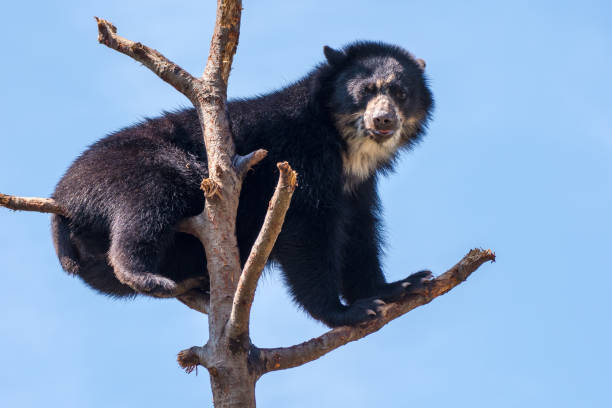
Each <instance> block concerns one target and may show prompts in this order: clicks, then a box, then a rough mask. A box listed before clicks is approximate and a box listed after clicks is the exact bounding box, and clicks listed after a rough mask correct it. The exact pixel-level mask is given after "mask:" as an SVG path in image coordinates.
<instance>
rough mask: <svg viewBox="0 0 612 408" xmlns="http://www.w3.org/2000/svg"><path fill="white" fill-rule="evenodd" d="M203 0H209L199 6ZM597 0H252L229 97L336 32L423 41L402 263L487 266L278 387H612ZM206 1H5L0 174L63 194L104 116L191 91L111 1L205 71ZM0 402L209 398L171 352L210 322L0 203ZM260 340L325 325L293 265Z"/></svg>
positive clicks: (603, 398) (12, 189)
mask: <svg viewBox="0 0 612 408" xmlns="http://www.w3.org/2000/svg"><path fill="white" fill-rule="evenodd" d="M203 4H204V5H203ZM610 4H611V3H610V2H605V1H600V2H593V1H580V2H579V1H575V2H566V1H512V2H503V3H502V2H491V1H464V2H455V1H445V2H443V1H427V2H425V1H423V2H413V1H406V0H403V1H380V2H373V1H356V0H347V1H302V2H289V1H285V2H278V1H262V0H257V1H249V0H245V4H244V7H245V10H244V15H243V25H242V35H241V39H240V46H239V49H238V54H237V57H236V59H235V64H234V70H233V72H232V76H231V78H230V95H232V96H249V95H253V94H257V93H262V92H266V91H269V90H272V89H275V88H278V87H281V86H283V85H286V84H288V83H289V82H291V81H293V80H295V79H297V78H299V77H300V76H302V75H303V74H304V73H306V72H307V71H308V70H309V69H310V68H311V67H312V66H314V65H315V64H316V63H318V62H319V61H321V59H322V51H321V47H322V46H323V45H324V44H329V45H331V46H341V45H343V44H345V43H347V42H350V41H353V40H355V39H372V40H383V41H386V42H391V43H396V44H399V45H401V46H404V47H406V48H407V49H409V50H411V51H412V52H414V53H415V54H416V55H417V56H418V57H420V58H424V59H425V60H426V61H427V72H428V74H429V76H430V78H431V85H432V88H433V91H434V95H435V96H436V100H437V109H436V112H435V117H434V120H433V123H432V126H431V128H430V131H429V133H428V135H427V137H426V138H425V140H424V142H423V143H422V144H421V145H420V146H419V147H418V148H417V149H415V150H414V151H413V152H411V153H410V154H407V155H405V156H404V157H403V160H402V161H401V164H400V165H399V166H398V168H397V172H396V174H394V175H392V176H390V177H389V178H387V179H385V180H384V182H383V183H382V185H381V188H380V192H381V195H382V201H383V203H384V208H385V217H384V219H385V222H386V231H387V237H388V242H389V245H388V248H387V254H386V257H385V265H386V270H387V272H388V276H389V277H390V278H392V279H398V278H401V277H404V276H405V275H407V274H408V273H410V272H412V271H415V270H419V269H422V268H431V269H432V270H433V271H434V272H436V273H440V272H443V271H444V270H446V269H447V268H448V267H450V266H452V265H453V264H454V263H455V262H456V261H457V260H459V259H460V258H461V257H462V256H463V255H464V253H466V252H467V251H468V250H469V249H470V248H473V247H487V248H492V249H494V250H495V251H496V252H497V255H498V262H497V263H495V264H487V265H484V266H483V267H482V268H481V269H480V270H479V271H477V272H476V273H475V274H474V275H473V276H472V277H471V278H470V279H469V280H468V281H467V282H466V283H465V284H463V285H461V286H460V287H458V288H456V289H455V290H454V291H452V292H451V293H449V294H447V295H445V296H443V297H442V298H439V299H437V300H435V301H434V302H432V303H431V304H429V305H427V306H425V307H423V308H420V309H418V310H415V311H414V312H412V313H410V314H408V315H406V316H404V317H403V318H401V319H399V320H396V321H394V322H392V323H391V324H390V325H388V326H387V327H385V328H384V329H383V330H382V331H380V332H379V333H377V334H374V335H372V336H370V337H368V338H367V339H364V340H362V341H360V342H358V343H352V344H350V345H348V346H345V347H343V348H342V349H340V350H338V351H335V352H333V353H331V354H329V355H327V356H326V357H323V358H321V359H320V360H318V361H316V362H313V363H310V364H308V365H306V366H303V367H300V368H297V369H292V370H288V371H284V372H278V373H273V374H269V375H267V376H265V377H264V378H263V379H262V380H261V381H260V382H259V383H258V386H257V397H258V402H259V405H260V406H262V407H314V406H317V407H319V406H320V407H343V406H354V407H408V406H419V407H448V406H453V407H468V406H469V407H487V408H488V407H556V408H558V407H610V406H612V397H611V394H610V387H611V386H612V378H611V374H610V367H611V365H612V351H611V348H610V344H612V331H611V317H612V316H611V315H612V300H611V299H612V296H610V290H611V289H610V288H611V287H612V274H611V272H612V270H611V269H612V268H611V267H610V264H611V261H610V254H611V251H612V232H611V230H612V220H611V215H610V212H611V211H610V210H611V208H612V164H611V159H610V158H611V155H612V119H611V114H612V81H611V79H610V78H611V74H612V6H610ZM213 13H214V2H213V1H212V0H209V1H186V2H173V3H172V2H169V1H164V2H162V1H157V0H155V1H152V0H150V1H146V2H145V1H130V2H124V1H117V0H105V1H97V0H96V1H89V2H83V1H76V0H74V1H67V0H66V1H53V2H42V1H39V2H10V3H7V4H5V5H4V6H3V19H2V20H3V21H2V24H1V25H0V43H1V47H2V64H0V81H1V87H0V89H1V90H2V91H1V94H2V97H1V98H0V120H1V123H2V131H1V134H2V136H0V138H1V139H0V141H1V142H0V192H3V193H13V194H20V195H32V196H36V195H39V196H47V195H49V194H50V193H51V192H52V190H53V187H54V185H55V183H56V182H57V180H58V179H59V178H60V177H61V175H62V174H63V172H64V171H65V170H66V168H67V166H68V165H69V164H70V163H71V161H72V160H73V159H74V158H75V157H76V156H77V155H78V154H79V153H80V152H82V151H83V149H85V147H86V146H87V145H89V144H90V143H92V142H93V141H95V140H97V139H98V138H100V137H102V136H104V135H105V134H106V133H107V132H110V131H113V130H115V129H117V128H120V127H123V126H125V125H128V124H130V123H133V122H135V121H137V120H139V119H141V118H142V117H143V116H154V115H157V114H159V113H160V112H161V111H162V110H163V109H173V108H177V107H180V106H187V104H188V102H187V100H186V99H184V98H183V97H182V96H181V95H179V94H178V93H177V92H176V91H175V90H174V89H172V88H171V87H170V86H168V85H166V84H165V83H163V82H162V81H161V80H159V79H158V78H157V77H155V76H154V75H153V74H151V73H150V72H149V71H148V70H146V69H145V68H143V67H141V66H140V65H139V64H137V63H135V62H133V61H132V60H130V59H129V58H127V57H125V56H123V55H120V54H118V53H116V52H114V51H111V50H109V49H107V48H105V47H104V46H101V45H98V44H97V41H96V35H97V34H96V26H95V23H94V20H93V16H94V15H98V16H100V17H104V18H107V19H109V20H110V21H112V22H113V23H115V25H117V27H118V28H119V32H120V34H122V35H124V36H126V37H128V38H130V39H133V40H136V41H141V42H143V43H145V44H148V45H150V46H152V47H154V48H156V49H158V50H160V51H162V52H163V53H164V54H165V55H166V56H168V57H169V58H171V59H172V60H174V61H176V62H178V63H179V64H181V65H182V66H183V67H184V68H186V69H188V70H189V71H191V72H192V73H194V74H199V73H201V71H202V69H203V65H204V61H205V59H206V53H207V49H208V44H209V38H210V34H211V30H212V26H213V22H214V15H213ZM0 231H1V234H0V274H1V275H0V276H1V277H2V280H1V281H2V287H3V288H2V291H1V292H2V295H1V296H0V406H2V407H40V406H45V407H79V408H80V407H109V406H113V407H137V406H147V407H151V408H153V407H168V406H176V405H181V406H189V407H194V406H198V407H201V406H211V405H212V397H211V394H210V390H209V385H208V375H207V373H206V372H205V371H204V370H200V374H199V376H197V377H196V376H195V375H193V374H192V375H186V374H185V373H183V372H182V371H181V370H180V369H179V367H178V366H177V364H176V363H175V356H176V353H177V352H178V351H179V350H181V349H183V348H186V347H189V346H192V345H197V344H203V343H204V342H205V340H206V336H207V326H206V319H205V318H202V317H201V316H200V315H198V314H197V313H195V312H192V311H191V310H188V309H186V308H185V307H183V306H182V305H180V304H179V303H178V302H175V301H172V300H167V301H160V300H152V299H140V300H136V301H129V302H128V301H112V300H110V299H107V298H105V297H103V296H100V295H98V294H96V293H94V292H93V291H91V290H90V289H88V288H87V287H86V286H85V285H84V284H83V283H82V282H80V281H79V280H78V279H73V278H71V277H69V276H67V275H66V274H65V273H64V272H63V271H62V270H61V269H60V266H59V263H58V262H57V259H56V257H55V254H54V251H53V247H52V244H51V238H50V234H49V220H48V217H47V216H45V215H40V214H33V213H13V212H9V211H6V210H3V209H0ZM252 326H253V329H252V331H253V339H254V342H255V343H256V344H257V345H261V346H282V345H290V344H293V343H296V342H300V341H303V340H305V339H307V338H310V337H312V336H316V335H318V334H320V333H322V332H323V331H324V330H325V328H324V327H323V326H322V325H321V324H319V323H316V322H314V321H312V320H311V319H309V318H308V317H307V316H306V315H305V314H304V313H302V312H300V311H298V310H297V309H296V308H295V307H294V306H293V305H292V304H291V302H290V301H289V299H288V296H287V293H286V291H285V290H284V288H283V287H282V285H281V284H280V283H279V279H278V272H272V273H269V274H268V275H267V277H266V278H265V279H264V281H262V284H261V286H260V289H259V290H258V293H257V298H256V306H255V315H254V321H253V325H252Z"/></svg>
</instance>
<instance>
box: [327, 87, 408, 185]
mask: <svg viewBox="0 0 612 408" xmlns="http://www.w3.org/2000/svg"><path fill="white" fill-rule="evenodd" d="M376 109H379V110H380V109H384V110H388V111H391V112H393V114H394V115H396V117H397V123H396V125H395V128H394V129H392V131H390V132H388V133H387V134H384V135H377V134H375V133H373V130H372V129H374V127H372V126H370V125H368V122H371V121H372V116H373V112H376V111H377V110H376ZM335 118H336V126H337V128H338V130H339V131H340V133H341V135H342V137H343V138H344V140H345V141H346V151H344V152H343V153H342V161H343V165H344V175H345V182H344V190H345V191H347V192H350V191H352V190H353V189H354V188H355V187H356V186H357V185H359V184H360V183H361V182H362V181H364V180H365V179H366V178H368V177H369V176H370V175H372V174H373V173H374V172H375V171H376V169H377V167H378V166H379V165H380V164H381V163H383V162H385V161H388V160H390V159H391V158H392V157H393V155H394V154H395V153H396V152H397V150H398V148H399V147H400V146H401V144H402V134H403V123H404V117H403V115H402V113H401V110H399V109H398V108H397V106H396V105H395V103H394V102H393V100H392V99H391V98H390V97H388V96H387V95H384V94H379V95H378V96H377V97H375V98H373V99H372V100H371V101H370V102H369V103H368V105H367V107H366V109H365V110H363V111H359V112H356V113H353V114H338V115H336V117H335Z"/></svg>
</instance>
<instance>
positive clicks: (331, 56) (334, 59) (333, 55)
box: [323, 45, 346, 65]
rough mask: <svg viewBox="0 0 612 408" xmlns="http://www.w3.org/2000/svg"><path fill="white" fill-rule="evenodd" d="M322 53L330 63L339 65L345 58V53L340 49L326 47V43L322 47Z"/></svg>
mask: <svg viewBox="0 0 612 408" xmlns="http://www.w3.org/2000/svg"><path fill="white" fill-rule="evenodd" d="M323 54H325V58H327V62H329V64H330V65H339V64H340V63H341V62H342V61H343V60H344V58H346V54H345V53H344V52H342V51H338V50H334V49H333V48H332V47H328V46H327V45H326V46H325V47H323Z"/></svg>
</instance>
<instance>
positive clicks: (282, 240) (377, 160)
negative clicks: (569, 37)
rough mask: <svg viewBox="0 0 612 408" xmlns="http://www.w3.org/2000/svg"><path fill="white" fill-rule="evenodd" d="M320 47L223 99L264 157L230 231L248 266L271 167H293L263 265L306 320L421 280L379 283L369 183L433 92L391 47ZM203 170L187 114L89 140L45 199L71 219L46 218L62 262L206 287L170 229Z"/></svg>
mask: <svg viewBox="0 0 612 408" xmlns="http://www.w3.org/2000/svg"><path fill="white" fill-rule="evenodd" d="M324 53H325V56H326V62H325V63H322V64H320V65H319V66H317V67H316V68H315V69H314V70H313V71H312V72H310V73H309V74H308V75H306V76H305V77H304V78H302V79H301V80H299V81H297V82H295V83H294V84H292V85H290V86H287V87H285V88H283V89H280V90H278V91H275V92H272V93H269V94H267V95H263V96H258V97H255V98H251V99H240V100H234V101H230V102H229V104H228V111H229V117H230V120H231V127H232V132H233V135H234V138H235V143H236V148H237V152H238V153H239V154H247V153H249V152H251V151H253V150H256V149H266V150H267V151H268V156H267V158H266V159H264V161H263V162H261V163H260V164H258V165H257V166H256V168H255V169H254V170H253V171H251V172H249V174H248V176H247V178H246V180H245V182H244V185H243V189H242V192H241V197H240V205H239V209H238V218H237V231H236V234H237V238H238V245H239V248H240V254H241V257H242V262H243V263H244V261H245V260H246V257H247V255H248V253H249V251H250V248H251V245H252V244H253V242H254V240H255V238H256V236H257V233H258V231H259V229H260V227H261V225H262V222H263V218H264V215H265V212H266V209H267V205H268V201H269V199H270V197H271V196H272V193H273V190H274V186H275V185H276V181H277V177H278V170H277V169H276V166H275V164H276V163H277V162H280V161H287V162H289V163H290V164H291V166H292V167H293V168H294V169H295V170H296V171H297V172H298V174H299V186H298V188H297V190H296V191H295V194H294V196H293V200H292V203H291V207H290V209H289V211H288V213H287V216H286V220H285V224H284V226H283V229H282V232H281V234H280V236H279V237H278V240H277V242H276V245H275V246H274V249H273V252H272V255H271V260H272V261H274V262H276V263H277V264H278V265H280V267H281V268H282V271H283V276H284V279H285V281H286V283H287V285H288V287H289V289H290V291H291V294H292V296H293V298H294V299H295V301H296V302H297V303H298V304H299V305H300V306H301V307H303V308H304V309H305V310H306V311H307V312H308V313H309V314H310V315H311V316H313V317H314V318H316V319H318V320H321V321H322V322H324V323H326V324H327V325H329V326H339V325H347V324H348V325H352V324H357V323H359V322H362V321H365V320H367V319H370V318H372V317H375V316H376V314H377V313H378V311H379V310H380V305H381V304H382V302H381V300H382V301H389V300H395V299H397V298H399V297H401V296H403V295H404V294H405V293H407V292H410V290H411V288H414V287H415V286H418V284H419V283H420V282H421V281H422V280H423V279H427V278H428V277H429V273H428V272H421V273H416V274H413V275H411V276H410V277H408V278H407V279H404V280H402V281H398V282H394V283H386V281H385V278H384V276H383V272H382V269H381V265H380V256H381V236H380V202H379V197H378V194H377V190H376V182H377V174H378V173H381V172H383V173H384V172H386V171H388V170H390V169H391V168H392V165H393V163H394V160H395V157H396V155H397V153H398V152H399V151H401V150H405V149H409V148H411V147H412V146H414V144H415V142H417V141H418V140H419V138H420V137H421V135H422V133H423V132H424V130H425V127H426V124H427V121H428V119H429V117H430V112H431V109H432V106H433V99H432V96H431V93H430V91H429V89H428V86H427V81H426V79H425V77H424V72H423V70H424V67H425V65H424V61H422V60H417V59H415V58H414V57H413V56H412V55H411V54H409V53H408V52H407V51H405V50H403V49H402V48H400V47H396V46H392V45H387V44H381V43H373V42H358V43H353V44H351V45H349V46H347V47H345V48H344V49H342V50H334V49H331V48H329V47H325V48H324ZM207 174H208V171H207V162H206V151H205V147H204V144H203V139H202V134H201V129H200V125H199V122H198V118H197V115H196V113H195V111H194V110H193V109H186V110H182V111H178V112H171V113H165V114H164V115H163V116H161V117H159V118H155V119H148V120H146V121H144V122H143V123H140V124H137V125H134V126H131V127H128V128H125V129H122V130H120V131H118V132H116V133H113V134H111V135H109V136H107V137H105V138H104V139H102V140H100V141H98V142H97V143H95V144H93V145H92V146H90V147H89V148H88V149H87V150H86V151H85V152H84V153H83V154H82V155H81V156H80V157H79V158H77V159H76V161H75V162H74V163H73V164H72V166H71V167H70V168H69V170H68V171H67V173H66V174H65V175H64V177H63V178H62V179H61V180H60V182H59V183H58V185H57V187H56V190H55V192H54V194H53V198H54V199H55V200H56V201H57V202H58V203H59V204H60V205H61V206H62V207H63V208H64V209H65V210H66V213H67V214H68V216H67V217H63V216H59V215H55V216H53V219H52V230H53V237H54V243H55V248H56V251H57V254H58V257H59V259H60V262H61V265H62V267H63V268H64V269H65V270H66V271H68V272H70V273H74V274H77V275H79V276H80V277H81V278H83V279H84V280H85V282H87V283H88V284H89V285H90V286H91V287H93V288H94V289H97V290H98V291H100V292H103V293H106V294H109V295H111V296H116V297H122V296H130V295H134V294H136V293H144V294H148V295H151V296H157V297H173V296H177V295H179V294H181V293H182V292H184V291H186V290H188V289H189V288H194V287H199V288H201V289H202V290H208V276H207V274H206V259H205V254H204V249H203V248H202V246H201V244H200V242H199V241H198V240H197V239H196V238H194V237H193V236H191V235H188V234H185V233H180V232H177V231H176V230H175V227H176V225H177V223H178V222H179V221H180V220H182V219H184V218H185V217H189V216H193V215H196V214H198V213H200V212H201V211H202V210H203V207H204V196H203V194H202V191H201V190H200V189H199V186H200V182H201V181H202V179H203V178H205V177H207Z"/></svg>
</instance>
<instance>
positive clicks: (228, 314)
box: [0, 0, 495, 408]
mask: <svg viewBox="0 0 612 408" xmlns="http://www.w3.org/2000/svg"><path fill="white" fill-rule="evenodd" d="M241 12H242V1H241V0H218V2H217V17H216V23H215V29H214V33H213V37H212V41H211V46H210V54H209V57H208V61H207V63H206V68H205V70H204V74H203V75H202V76H201V77H199V78H196V77H194V76H192V75H191V74H189V73H187V72H186V71H184V70H183V69H182V68H180V67H179V66H178V65H176V64H174V63H173V62H171V61H169V60H168V59H167V58H165V57H164V56H163V55H162V54H160V53H159V52H158V51H156V50H154V49H151V48H149V47H147V46H145V45H143V44H141V43H139V42H133V41H130V40H128V39H126V38H123V37H121V36H119V35H118V34H117V29H116V28H115V27H114V26H113V25H112V24H111V23H110V22H108V21H106V20H102V19H98V18H96V21H97V24H98V33H99V35H98V41H99V42H100V43H102V44H104V45H106V46H108V47H110V48H112V49H114V50H117V51H119V52H121V53H124V54H126V55H128V56H130V57H132V58H133V59H135V60H137V61H139V62H141V63H142V64H143V65H145V66H146V67H147V68H149V69H150V70H151V71H153V72H154V73H155V74H157V75H158V76H159V77H160V78H161V79H163V80H164V81H166V82H167V83H169V84H170V85H172V86H173V87H174V88H176V89H177V90H178V91H179V92H181V93H183V94H184V95H185V96H186V97H187V98H189V100H190V101H191V102H192V103H193V105H194V106H195V108H196V111H197V113H198V117H199V120H200V124H201V127H202V133H203V135H204V142H205V145H206V153H207V155H208V170H209V178H207V179H205V180H203V181H202V186H201V187H202V190H203V194H204V195H205V196H206V204H205V209H204V211H203V212H202V213H201V214H200V215H199V216H196V217H193V218H191V219H186V220H184V221H183V222H182V223H181V224H180V225H179V226H178V228H179V229H180V230H181V231H183V232H188V233H191V234H193V235H195V236H196V237H198V238H199V239H200V241H201V242H202V244H203V246H204V248H205V250H206V259H207V266H208V274H209V276H210V296H209V297H208V296H207V297H194V295H189V296H182V297H180V298H179V300H180V301H182V302H183V303H185V304H186V305H187V306H189V307H191V308H193V309H195V310H198V311H200V312H202V313H206V314H208V325H209V336H208V341H207V342H206V344H205V345H203V346H196V347H192V348H190V349H187V350H183V351H181V352H180V353H179V354H178V362H179V364H180V366H181V367H183V368H184V369H185V370H186V371H187V372H191V371H192V370H194V369H195V368H196V367H197V366H199V365H200V366H204V367H206V368H207V369H208V372H209V374H210V381H211V386H212V391H213V398H214V404H215V407H218V408H220V407H254V406H255V383H256V382H257V380H258V379H259V378H260V377H261V376H263V375H264V374H266V373H268V372H270V371H276V370H283V369H286V368H291V367H297V366H300V365H302V364H305V363H307V362H309V361H313V360H315V359H317V358H319V357H321V356H323V355H325V354H327V353H329V352H330V351H332V350H334V349H336V348H338V347H340V346H342V345H345V344H347V343H349V342H351V341H355V340H359V339H360V338H362V337H364V336H367V335H368V334H371V333H373V332H375V331H377V330H379V329H380V328H381V327H383V326H384V325H385V324H387V323H388V322H390V321H391V320H393V319H395V318H397V317H399V316H401V315H403V314H405V313H407V312H409V311H410V310H412V309H414V308H416V307H418V306H421V305H424V304H426V303H429V302H430V301H431V300H433V299H434V298H436V297H438V296H440V295H442V294H444V293H446V292H448V291H449V290H451V289H452V288H454V287H455V286H457V285H458V284H460V283H461V282H463V281H464V280H466V279H467V277H468V276H469V275H470V274H471V273H472V272H473V271H474V270H476V269H477V268H478V267H479V266H480V265H482V264H483V263H484V262H486V261H493V260H495V254H494V253H493V252H491V251H490V250H480V249H473V250H471V251H470V252H469V253H468V254H467V255H466V256H465V257H464V258H463V259H462V260H461V261H459V263H457V264H456V265H455V266H453V267H452V268H450V269H449V270H448V271H447V272H445V273H443V274H442V275H440V276H438V277H437V278H435V279H432V280H430V281H428V282H426V283H425V284H424V286H423V288H422V290H420V291H419V292H418V293H414V294H411V295H409V296H407V297H405V298H404V299H402V300H400V301H397V302H395V303H390V304H387V305H385V306H384V307H383V311H382V314H381V316H380V317H379V318H377V319H375V320H372V321H369V322H367V323H362V324H360V325H358V326H354V327H348V326H346V327H338V328H335V329H333V330H330V331H328V332H327V333H325V334H323V335H321V336H319V337H317V338H313V339H310V340H308V341H305V342H304V343H301V344H297V345H294V346H291V347H280V348H272V349H264V348H258V347H256V346H255V345H253V344H252V343H251V339H250V336H249V317H250V310H251V304H252V302H253V297H254V294H255V288H256V286H257V282H258V280H259V277H260V276H261V273H262V270H263V268H264V266H265V264H266V261H267V259H268V256H269V254H270V252H271V250H272V248H273V246H274V243H275V241H276V238H277V236H278V234H279V232H280V230H281V227H282V224H283V220H284V217H285V213H286V212H287V209H288V208H289V204H290V200H291V196H292V194H293V191H294V189H295V188H296V184H297V174H296V173H295V172H294V171H293V170H292V169H291V167H290V165H289V164H288V163H278V169H279V171H280V177H279V180H278V184H277V186H276V191H275V192H274V195H273V197H272V198H271V201H270V205H269V207H268V211H267V214H266V217H265V221H264V224H263V226H262V228H261V231H260V232H259V236H258V237H257V240H256V242H255V244H254V245H253V248H252V249H251V252H250V256H249V257H248V260H247V262H246V264H245V265H244V267H241V265H240V260H239V255H238V246H237V242H236V236H235V233H234V231H235V221H236V212H237V208H238V199H239V195H240V189H241V185H242V181H243V179H244V177H245V174H246V172H247V171H248V170H249V169H250V168H251V167H253V166H254V165H255V164H257V163H258V162H259V161H261V160H262V159H263V158H264V157H265V156H266V151H264V150H257V151H254V152H252V153H250V154H248V155H246V156H239V155H237V154H236V151H235V146H234V142H233V139H232V134H231V131H230V127H229V118H228V117H227V114H226V108H225V104H226V99H227V98H226V96H227V95H226V93H227V83H228V78H229V73H230V68H231V65H232V60H233V56H234V53H235V51H236V47H237V45H238V37H239V29H240V18H241ZM0 206H4V207H7V208H9V209H13V210H24V211H37V212H47V213H56V214H62V215H64V216H66V217H68V218H69V217H70V214H67V213H66V211H64V210H63V209H62V208H60V207H59V206H58V205H57V204H56V203H55V202H54V201H53V200H52V199H44V198H25V197H15V196H8V195H3V194H0Z"/></svg>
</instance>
